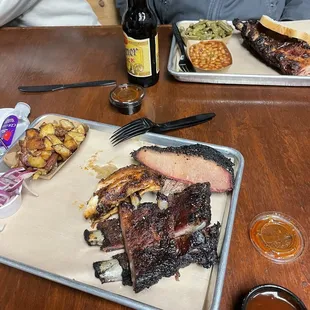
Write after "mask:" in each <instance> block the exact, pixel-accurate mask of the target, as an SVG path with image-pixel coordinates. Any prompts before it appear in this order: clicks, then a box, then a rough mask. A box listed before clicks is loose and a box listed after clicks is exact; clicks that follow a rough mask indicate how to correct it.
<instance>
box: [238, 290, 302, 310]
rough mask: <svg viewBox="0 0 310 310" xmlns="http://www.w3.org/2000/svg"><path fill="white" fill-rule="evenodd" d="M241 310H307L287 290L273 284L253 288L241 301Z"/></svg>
mask: <svg viewBox="0 0 310 310" xmlns="http://www.w3.org/2000/svg"><path fill="white" fill-rule="evenodd" d="M241 310H307V308H306V306H305V304H304V303H303V302H302V301H301V299H300V298H299V297H298V296H296V295H295V294H294V293H293V292H291V291H289V290H288V289H286V288H284V287H282V286H279V285H274V284H263V285H259V286H256V287H254V288H253V289H252V290H250V292H249V293H248V295H247V296H246V297H245V298H244V299H243V303H242V306H241Z"/></svg>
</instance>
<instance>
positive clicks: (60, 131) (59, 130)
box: [55, 127, 68, 138]
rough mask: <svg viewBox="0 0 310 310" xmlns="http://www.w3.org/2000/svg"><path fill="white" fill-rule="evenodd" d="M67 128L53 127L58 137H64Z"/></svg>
mask: <svg viewBox="0 0 310 310" xmlns="http://www.w3.org/2000/svg"><path fill="white" fill-rule="evenodd" d="M67 132H68V131H67V130H66V129H64V128H62V127H56V128H55V135H56V136H57V137H58V138H64V136H65V135H66V134H67Z"/></svg>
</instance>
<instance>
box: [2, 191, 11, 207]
mask: <svg viewBox="0 0 310 310" xmlns="http://www.w3.org/2000/svg"><path fill="white" fill-rule="evenodd" d="M10 199H11V195H10V194H9V193H8V192H6V191H3V190H0V206H1V207H2V206H3V205H5V204H6V203H7V202H8V201H9V200H10Z"/></svg>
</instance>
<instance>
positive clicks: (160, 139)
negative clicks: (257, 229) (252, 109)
mask: <svg viewBox="0 0 310 310" xmlns="http://www.w3.org/2000/svg"><path fill="white" fill-rule="evenodd" d="M52 115H56V116H58V117H59V116H60V117H63V118H68V119H72V120H75V121H78V122H82V123H84V124H87V125H88V126H89V127H90V130H96V131H100V132H105V133H112V132H113V131H114V130H115V129H117V128H118V127H117V126H113V125H108V124H102V123H98V122H93V121H87V120H83V119H77V118H72V117H68V116H64V115H58V114H52ZM50 116H51V114H47V115H43V116H41V117H39V118H37V119H36V120H35V121H34V122H32V123H31V125H30V127H34V126H35V125H36V124H38V123H40V122H42V121H43V120H44V119H45V118H47V117H50ZM140 141H146V142H149V143H154V144H158V145H162V146H180V145H184V144H187V145H189V144H194V143H197V141H193V140H186V139H180V138H175V137H169V136H164V135H158V134H153V133H147V134H145V135H143V136H141V138H140ZM84 143H85V142H84ZM199 143H201V144H203V145H208V146H211V147H213V148H215V149H217V150H218V151H220V152H222V153H223V154H224V155H225V156H227V157H230V158H232V160H233V161H234V163H235V186H234V189H233V191H232V193H231V194H229V200H227V201H230V204H228V205H227V206H226V207H225V210H224V213H223V218H222V222H221V227H222V228H221V233H220V243H221V245H219V249H218V251H219V253H220V262H219V264H218V265H216V266H214V267H213V268H212V271H211V275H210V279H209V285H208V291H207V292H206V296H205V297H204V296H202V298H203V303H204V307H203V308H208V309H212V310H216V309H219V306H220V299H221V294H222V288H223V284H224V278H225V270H226V265H227V258H228V252H229V246H230V240H231V235H232V229H233V223H234V217H235V212H236V208H237V200H238V195H239V191H240V185H241V179H242V174H243V168H244V159H243V156H242V154H241V153H240V152H238V151H237V150H235V149H232V148H229V147H225V146H218V145H213V144H207V143H202V142H199ZM84 150H85V147H84ZM72 162H74V161H71V163H68V166H70V164H71V165H72ZM68 166H67V169H68V171H70V169H71V171H72V168H70V167H68ZM0 169H1V171H3V170H7V166H6V165H5V164H4V163H3V161H0ZM56 177H57V176H56ZM47 182H50V181H47ZM26 207H31V206H26ZM24 210H25V211H24V212H26V208H24ZM28 212H29V211H28ZM44 212H45V211H44ZM18 215H19V214H16V217H18ZM27 215H28V213H27ZM10 224H14V222H13V223H10ZM10 224H9V225H10ZM12 226H13V225H12ZM55 229H56V230H57V227H55ZM4 232H5V231H4ZM0 234H1V233H0ZM81 234H82V231H81ZM0 236H1V235H0ZM7 256H10V255H7ZM72 257H73V256H72ZM0 263H2V264H6V265H8V266H11V267H14V268H17V269H20V270H23V271H25V272H28V273H31V274H34V275H37V276H39V277H42V278H45V279H49V280H52V281H54V282H57V283H61V284H63V285H66V286H69V287H72V288H75V289H78V290H81V291H84V292H87V293H89V294H93V295H96V296H99V297H101V298H105V299H108V300H111V301H113V302H116V303H119V304H122V305H125V306H128V307H131V308H134V309H143V310H145V309H158V308H156V307H153V306H150V305H148V304H147V303H144V302H141V301H137V300H134V298H128V297H125V296H122V295H121V292H117V293H112V292H109V291H107V290H105V289H104V288H105V286H104V285H101V286H100V287H102V288H99V287H95V286H93V285H89V284H87V283H83V282H81V281H78V280H75V279H74V277H68V276H62V275H59V274H56V273H53V272H52V273H51V272H49V271H47V270H45V269H43V268H37V266H34V265H35V264H33V265H31V264H29V263H28V264H25V262H24V261H18V260H16V259H15V260H13V259H12V257H4V256H0ZM62 263H63V262H62ZM59 264H60V265H61V262H60V263H59ZM87 270H88V269H87ZM87 270H86V272H87V273H88V271H87ZM90 272H92V271H91V270H90ZM65 274H66V273H65ZM98 281H99V280H98ZM135 296H138V294H136V295H135Z"/></svg>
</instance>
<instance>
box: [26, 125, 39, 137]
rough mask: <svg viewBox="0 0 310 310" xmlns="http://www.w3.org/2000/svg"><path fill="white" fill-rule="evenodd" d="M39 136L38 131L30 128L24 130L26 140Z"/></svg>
mask: <svg viewBox="0 0 310 310" xmlns="http://www.w3.org/2000/svg"><path fill="white" fill-rule="evenodd" d="M39 136H40V132H39V130H38V129H35V128H30V129H27V130H26V138H28V139H33V138H36V137H39Z"/></svg>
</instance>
